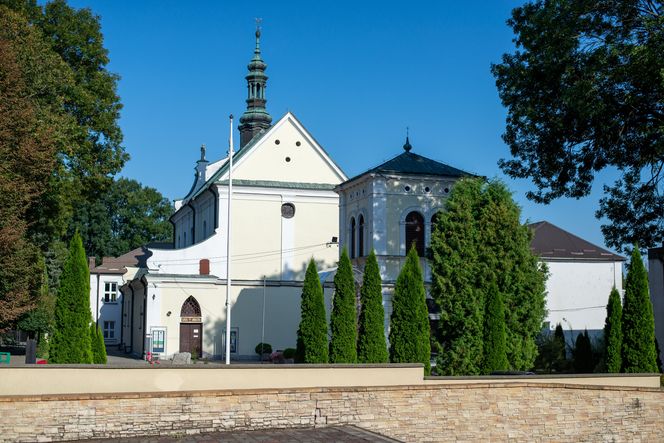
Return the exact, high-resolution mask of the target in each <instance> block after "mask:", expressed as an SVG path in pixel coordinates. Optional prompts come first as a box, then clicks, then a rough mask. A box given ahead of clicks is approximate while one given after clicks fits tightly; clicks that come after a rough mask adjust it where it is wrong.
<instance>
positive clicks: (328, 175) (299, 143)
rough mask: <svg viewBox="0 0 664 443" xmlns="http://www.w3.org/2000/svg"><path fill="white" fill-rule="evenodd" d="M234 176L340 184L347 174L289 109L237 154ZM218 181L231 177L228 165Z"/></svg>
mask: <svg viewBox="0 0 664 443" xmlns="http://www.w3.org/2000/svg"><path fill="white" fill-rule="evenodd" d="M234 162H235V163H234V164H233V178H234V179H238V180H261V181H273V182H290V183H326V184H333V185H336V184H339V183H341V182H343V181H344V180H346V175H345V174H344V172H343V171H342V170H341V168H339V166H338V165H337V164H336V163H335V162H334V161H333V160H332V159H331V158H330V156H329V155H328V154H327V152H325V150H324V149H323V148H322V147H321V146H320V145H319V144H318V143H317V142H316V140H315V139H314V138H313V136H312V135H311V134H310V133H309V131H307V130H306V129H305V128H304V126H303V125H302V124H301V123H300V122H299V121H298V120H297V118H295V116H294V115H293V114H292V113H290V112H288V113H286V115H284V116H283V117H282V118H281V119H279V121H277V122H276V123H275V124H274V125H273V126H272V127H271V128H270V129H269V130H268V131H266V132H265V133H264V134H262V135H260V136H259V137H258V139H257V140H252V142H251V143H249V144H248V145H247V146H245V147H244V148H242V149H241V150H240V151H239V152H238V154H236V157H234ZM219 172H220V173H221V174H219V177H218V178H217V181H222V180H225V179H227V178H228V167H227V165H224V167H222V168H221V170H220V171H219Z"/></svg>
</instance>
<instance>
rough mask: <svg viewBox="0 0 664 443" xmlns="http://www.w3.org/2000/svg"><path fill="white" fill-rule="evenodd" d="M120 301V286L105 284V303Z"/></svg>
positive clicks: (111, 283) (113, 283)
mask: <svg viewBox="0 0 664 443" xmlns="http://www.w3.org/2000/svg"><path fill="white" fill-rule="evenodd" d="M117 300H118V284H117V283H115V282H106V283H105V284H104V302H105V303H115V302H116V301H117Z"/></svg>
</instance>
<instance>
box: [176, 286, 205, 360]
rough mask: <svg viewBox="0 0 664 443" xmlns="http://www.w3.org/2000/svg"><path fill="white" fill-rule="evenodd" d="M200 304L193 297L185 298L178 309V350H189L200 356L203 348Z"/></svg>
mask: <svg viewBox="0 0 664 443" xmlns="http://www.w3.org/2000/svg"><path fill="white" fill-rule="evenodd" d="M201 320H202V318H201V306H200V305H199V304H198V301H196V299H195V298H194V297H189V298H187V299H186V300H185V301H184V303H183V304H182V309H181V310H180V352H190V353H191V355H192V356H195V357H196V358H201V357H202V356H203V354H202V353H201V351H202V349H203V322H202V321H201Z"/></svg>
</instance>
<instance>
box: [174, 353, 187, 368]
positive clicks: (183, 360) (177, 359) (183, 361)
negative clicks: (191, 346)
mask: <svg viewBox="0 0 664 443" xmlns="http://www.w3.org/2000/svg"><path fill="white" fill-rule="evenodd" d="M173 364H174V365H189V364H191V353H190V352H178V353H177V354H173Z"/></svg>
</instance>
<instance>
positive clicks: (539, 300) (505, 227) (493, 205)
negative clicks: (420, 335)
mask: <svg viewBox="0 0 664 443" xmlns="http://www.w3.org/2000/svg"><path fill="white" fill-rule="evenodd" d="M519 218H520V210H519V207H518V206H517V205H516V203H515V202H514V200H513V199H512V196H511V194H510V192H509V190H508V189H507V187H506V186H505V185H504V184H503V183H501V182H499V181H491V182H488V183H486V182H485V181H484V180H482V179H478V178H472V179H462V180H460V181H459V182H457V183H456V185H455V186H454V188H453V190H452V193H451V194H450V197H449V198H448V199H447V201H446V204H445V211H443V212H441V214H440V216H439V217H438V218H437V222H436V225H435V226H434V228H433V232H432V235H431V248H430V251H431V272H432V292H431V293H432V297H433V298H434V300H435V301H436V302H437V303H438V305H439V307H440V309H441V319H440V322H439V328H438V330H437V331H435V332H436V333H435V337H436V340H437V341H438V343H439V344H440V347H441V355H440V356H439V360H440V361H439V363H438V364H437V370H438V371H439V372H440V373H442V374H446V375H470V374H481V373H482V372H483V361H484V353H485V349H484V343H483V339H482V338H483V336H484V333H483V332H484V324H485V322H484V312H485V303H486V302H487V294H488V292H489V291H490V290H491V287H492V285H493V284H494V283H495V285H496V287H497V290H498V292H500V294H501V295H502V296H503V304H504V308H505V328H506V353H507V360H508V362H509V366H510V368H512V369H514V370H528V369H530V368H532V366H533V363H534V361H535V356H536V354H537V346H536V342H535V339H536V337H537V334H538V333H539V331H540V329H541V327H542V321H543V319H544V312H545V310H544V305H545V297H544V295H545V294H544V282H545V279H546V268H545V267H543V266H541V265H539V264H538V262H537V257H535V256H534V255H533V254H532V253H531V251H530V240H531V238H532V232H531V231H530V229H529V228H528V227H527V226H524V225H522V224H521V223H520V220H519Z"/></svg>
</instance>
